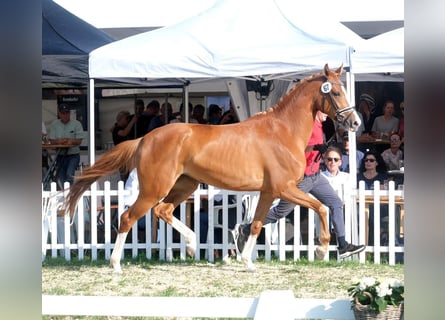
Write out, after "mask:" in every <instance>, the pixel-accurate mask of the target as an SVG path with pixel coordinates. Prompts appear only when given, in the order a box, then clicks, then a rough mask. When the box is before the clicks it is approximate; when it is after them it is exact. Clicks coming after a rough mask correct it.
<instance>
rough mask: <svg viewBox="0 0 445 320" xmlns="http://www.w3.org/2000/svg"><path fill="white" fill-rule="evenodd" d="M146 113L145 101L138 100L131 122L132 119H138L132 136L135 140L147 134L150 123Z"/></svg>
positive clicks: (135, 103)
mask: <svg viewBox="0 0 445 320" xmlns="http://www.w3.org/2000/svg"><path fill="white" fill-rule="evenodd" d="M144 111H145V107H144V100H142V99H136V101H135V102H134V115H132V116H130V120H131V118H133V117H136V123H135V125H134V129H133V132H132V135H131V137H132V138H134V139H136V138H140V137H143V136H145V134H146V133H147V128H148V125H149V122H148V117H147V116H146V115H145V114H144Z"/></svg>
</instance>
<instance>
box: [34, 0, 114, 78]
mask: <svg viewBox="0 0 445 320" xmlns="http://www.w3.org/2000/svg"><path fill="white" fill-rule="evenodd" d="M114 40H115V39H114V38H113V37H111V36H110V35H108V34H107V33H105V32H103V31H101V30H99V29H96V28H95V27H93V26H92V25H90V24H88V23H86V22H85V21H83V20H82V19H80V18H78V17H76V16H75V15H73V14H71V13H70V12H69V11H67V10H65V9H64V8H63V7H61V6H59V5H58V4H57V3H55V2H54V1H52V0H43V1H42V82H44V83H45V82H56V83H60V82H63V83H79V82H80V83H87V81H88V54H89V53H90V52H91V51H92V50H93V49H96V48H98V47H100V46H103V45H105V44H108V43H110V42H113V41H114Z"/></svg>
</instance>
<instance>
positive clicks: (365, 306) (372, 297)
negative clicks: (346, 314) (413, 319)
mask: <svg viewBox="0 0 445 320" xmlns="http://www.w3.org/2000/svg"><path fill="white" fill-rule="evenodd" d="M404 292H405V286H404V284H403V282H402V281H400V280H397V279H384V280H377V279H375V278H372V277H365V278H362V279H361V280H360V281H358V282H355V283H353V284H352V285H351V286H350V287H349V288H348V293H349V295H350V296H351V298H352V309H353V311H354V316H355V318H356V319H360V320H365V319H397V320H399V319H403V305H404Z"/></svg>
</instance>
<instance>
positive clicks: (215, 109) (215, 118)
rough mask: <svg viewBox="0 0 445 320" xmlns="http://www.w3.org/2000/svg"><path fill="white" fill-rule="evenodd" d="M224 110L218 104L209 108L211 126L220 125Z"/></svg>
mask: <svg viewBox="0 0 445 320" xmlns="http://www.w3.org/2000/svg"><path fill="white" fill-rule="evenodd" d="M221 115H222V109H221V107H220V106H218V105H217V104H214V103H212V104H211V105H210V106H209V124H219V122H220V120H221Z"/></svg>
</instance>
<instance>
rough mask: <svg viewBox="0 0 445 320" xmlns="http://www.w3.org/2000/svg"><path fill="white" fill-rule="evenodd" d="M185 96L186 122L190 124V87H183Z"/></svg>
mask: <svg viewBox="0 0 445 320" xmlns="http://www.w3.org/2000/svg"><path fill="white" fill-rule="evenodd" d="M182 90H183V96H184V110H183V111H184V121H185V123H189V122H190V112H189V86H188V84H186V85H185V86H184V87H182Z"/></svg>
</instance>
